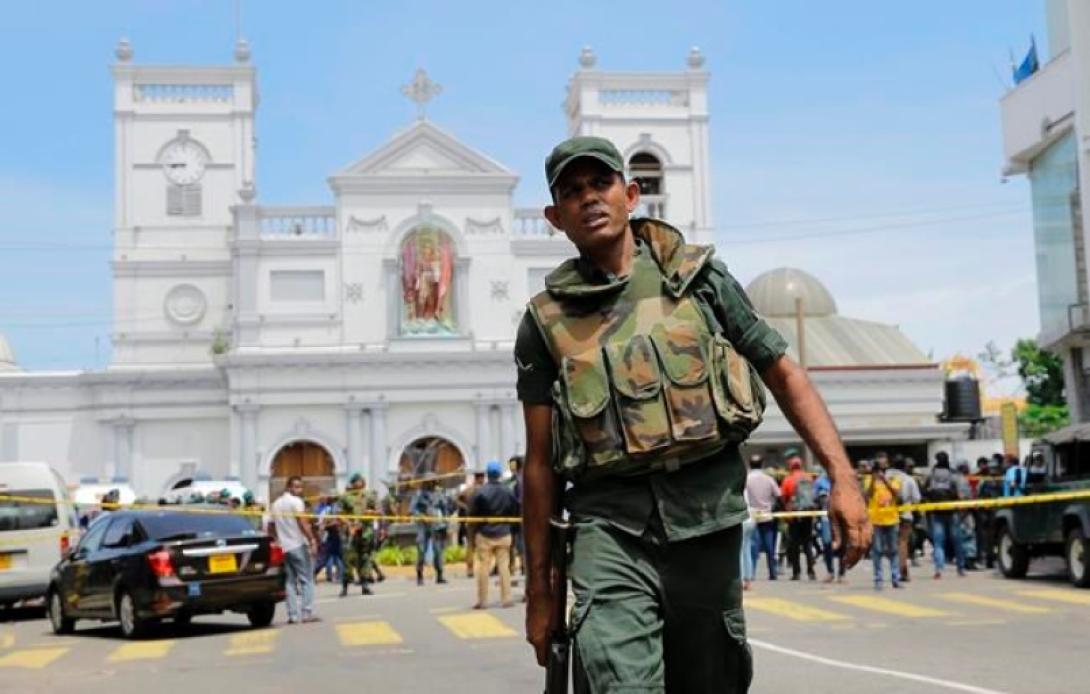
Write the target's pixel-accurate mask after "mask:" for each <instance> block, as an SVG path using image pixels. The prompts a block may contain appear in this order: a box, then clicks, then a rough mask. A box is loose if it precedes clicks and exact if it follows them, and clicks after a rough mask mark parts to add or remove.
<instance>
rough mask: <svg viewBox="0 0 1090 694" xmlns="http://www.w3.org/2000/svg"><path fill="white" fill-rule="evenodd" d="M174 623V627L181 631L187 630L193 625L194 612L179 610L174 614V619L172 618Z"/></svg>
mask: <svg viewBox="0 0 1090 694" xmlns="http://www.w3.org/2000/svg"><path fill="white" fill-rule="evenodd" d="M171 621H172V622H173V623H174V628H175V629H177V630H179V631H186V630H187V629H189V627H190V626H192V625H193V613H192V612H179V613H178V614H176V615H174V619H173V620H171Z"/></svg>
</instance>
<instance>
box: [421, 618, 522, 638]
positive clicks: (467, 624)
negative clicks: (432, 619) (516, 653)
mask: <svg viewBox="0 0 1090 694" xmlns="http://www.w3.org/2000/svg"><path fill="white" fill-rule="evenodd" d="M439 621H440V622H442V623H443V626H445V627H446V628H447V629H450V630H451V632H453V633H454V635H455V636H457V637H458V638H460V639H503V638H508V637H510V636H518V634H517V633H515V630H514V629H512V628H511V627H509V626H507V625H506V624H504V623H503V622H501V621H500V620H498V619H496V618H495V617H493V616H492V615H490V614H488V613H486V612H463V613H462V614H452V615H444V616H442V617H440V618H439Z"/></svg>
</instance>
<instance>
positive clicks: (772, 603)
mask: <svg viewBox="0 0 1090 694" xmlns="http://www.w3.org/2000/svg"><path fill="white" fill-rule="evenodd" d="M742 606H743V607H745V608H746V609H750V608H752V609H754V610H758V611H760V612H768V613H769V614H774V615H776V616H778V617H786V618H787V619H793V620H795V621H797V622H843V621H846V620H849V619H851V618H850V617H848V616H847V615H842V614H839V613H837V612H829V611H828V610H822V609H820V608H817V607H810V606H809V605H803V604H802V603H799V602H792V601H790V600H782V599H780V598H751V597H746V598H744V599H743V602H742Z"/></svg>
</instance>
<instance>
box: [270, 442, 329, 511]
mask: <svg viewBox="0 0 1090 694" xmlns="http://www.w3.org/2000/svg"><path fill="white" fill-rule="evenodd" d="M293 475H299V476H300V477H302V478H303V496H305V497H307V498H311V497H314V496H319V495H321V494H329V493H335V492H336V489H337V478H336V476H335V469H334V466H333V456H331V455H330V454H329V451H327V450H326V449H325V448H324V447H322V446H321V445H319V444H317V443H314V442H313V441H293V442H291V443H289V444H286V445H285V446H283V447H282V448H281V449H280V450H279V451H277V452H276V455H275V456H274V457H273V461H272V468H271V470H270V474H269V500H270V501H272V500H273V499H275V498H276V497H278V496H280V495H281V494H282V493H283V492H284V486H285V485H286V484H287V482H288V478H289V477H291V476H293Z"/></svg>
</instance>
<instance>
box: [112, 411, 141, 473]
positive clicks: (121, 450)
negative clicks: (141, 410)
mask: <svg viewBox="0 0 1090 694" xmlns="http://www.w3.org/2000/svg"><path fill="white" fill-rule="evenodd" d="M134 424H135V422H133V420H131V419H129V418H128V417H120V418H118V419H115V420H114V471H113V475H112V477H124V478H125V479H126V480H127V481H128V483H129V484H130V485H132V486H133V487H135V486H136V480H134V479H133V476H132V473H133V469H132V430H133V425H134Z"/></svg>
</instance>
